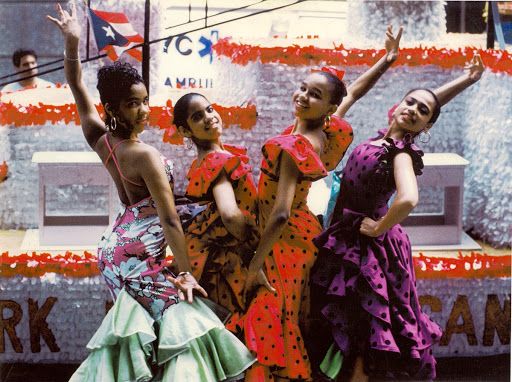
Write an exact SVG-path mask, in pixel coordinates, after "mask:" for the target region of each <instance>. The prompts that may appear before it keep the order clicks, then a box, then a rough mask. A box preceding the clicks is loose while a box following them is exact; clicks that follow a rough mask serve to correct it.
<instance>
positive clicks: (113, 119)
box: [110, 117, 117, 131]
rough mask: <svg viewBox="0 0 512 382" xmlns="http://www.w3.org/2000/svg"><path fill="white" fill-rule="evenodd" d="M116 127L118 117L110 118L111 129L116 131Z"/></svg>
mask: <svg viewBox="0 0 512 382" xmlns="http://www.w3.org/2000/svg"><path fill="white" fill-rule="evenodd" d="M115 129H117V121H116V117H112V118H111V119H110V130H112V131H114V130H115Z"/></svg>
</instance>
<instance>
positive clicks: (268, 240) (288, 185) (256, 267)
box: [245, 152, 299, 293]
mask: <svg viewBox="0 0 512 382" xmlns="http://www.w3.org/2000/svg"><path fill="white" fill-rule="evenodd" d="M281 155H282V157H281V158H282V159H281V163H280V165H279V183H278V184H277V195H276V201H275V203H274V207H273V208H272V211H271V212H270V216H269V217H268V219H267V222H266V226H265V229H264V230H263V233H262V234H261V238H260V242H259V244H258V248H256V253H255V254H254V257H253V258H252V260H251V263H250V264H249V275H248V277H247V281H246V287H245V290H246V293H247V292H249V291H250V290H252V289H253V288H254V287H256V286H258V285H264V286H266V287H267V288H268V289H269V290H271V291H274V288H272V287H271V286H270V284H269V282H268V280H267V279H266V277H265V274H264V273H263V270H262V269H263V264H264V263H265V259H266V257H267V256H268V254H269V253H270V251H272V248H273V247H274V243H275V242H276V241H277V240H279V237H280V236H281V232H282V231H283V228H284V227H285V226H286V223H287V222H288V219H289V218H290V213H291V210H292V204H293V199H294V197H295V189H296V187H297V181H298V178H299V169H298V168H297V166H296V165H295V163H294V162H293V161H292V159H291V158H290V157H289V155H288V154H286V153H285V152H283V153H282V154H281Z"/></svg>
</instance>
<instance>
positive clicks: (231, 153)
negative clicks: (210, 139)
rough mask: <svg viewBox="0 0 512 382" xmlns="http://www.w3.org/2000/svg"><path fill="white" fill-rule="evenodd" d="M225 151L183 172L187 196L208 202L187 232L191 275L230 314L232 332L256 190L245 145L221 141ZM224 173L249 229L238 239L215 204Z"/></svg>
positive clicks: (252, 242)
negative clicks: (225, 223)
mask: <svg viewBox="0 0 512 382" xmlns="http://www.w3.org/2000/svg"><path fill="white" fill-rule="evenodd" d="M224 149H225V150H226V151H227V152H211V153H208V154H207V155H206V156H205V157H204V158H203V159H202V160H201V161H198V160H197V159H196V160H194V162H193V163H192V165H191V167H190V170H189V172H188V174H187V178H188V180H189V184H188V187H187V190H186V194H187V196H188V197H189V198H191V199H193V200H196V201H204V202H206V209H205V210H204V211H202V212H201V213H200V214H198V215H197V216H196V217H194V219H193V220H192V223H191V224H190V225H189V226H188V228H187V229H186V232H185V238H186V240H187V246H188V254H189V258H190V262H191V265H192V273H193V274H194V276H195V277H196V279H197V280H199V283H200V284H201V286H202V287H203V288H205V290H206V291H207V292H208V297H209V298H210V299H212V300H213V301H215V302H217V303H218V304H221V305H222V306H224V307H226V308H228V309H229V310H230V311H231V312H233V316H232V318H231V319H230V321H229V322H228V323H226V327H227V328H228V329H230V330H231V331H236V330H237V329H236V326H237V323H238V320H239V318H240V314H241V313H242V311H244V310H245V302H244V299H243V291H244V287H245V280H246V277H247V264H246V263H247V261H248V260H250V258H249V259H245V261H244V256H250V255H252V253H253V252H254V249H255V248H256V245H257V242H258V234H257V232H258V230H257V226H256V217H257V207H258V203H257V189H256V184H255V182H254V179H253V176H252V168H251V166H250V165H249V157H248V156H247V155H246V150H245V149H244V148H240V147H236V146H229V145H224ZM223 173H225V174H226V176H227V178H228V179H229V180H230V181H231V184H232V185H233V191H234V193H235V196H236V201H237V204H238V207H239V208H240V210H241V211H242V213H243V214H244V215H245V217H246V221H247V223H248V224H249V226H250V227H252V229H250V233H249V236H248V239H247V240H245V241H244V243H241V242H240V241H239V240H238V239H237V238H235V237H234V236H233V235H231V234H230V233H229V232H228V230H227V229H226V227H225V226H224V224H223V223H222V219H221V216H220V213H219V211H218V209H217V206H216V204H215V200H214V197H213V193H212V188H213V186H214V185H215V182H216V181H217V179H218V178H219V176H220V175H221V174H223Z"/></svg>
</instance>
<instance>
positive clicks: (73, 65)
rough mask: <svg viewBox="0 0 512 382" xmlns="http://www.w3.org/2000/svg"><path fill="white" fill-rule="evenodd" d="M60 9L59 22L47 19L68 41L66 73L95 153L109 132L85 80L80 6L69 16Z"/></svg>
mask: <svg viewBox="0 0 512 382" xmlns="http://www.w3.org/2000/svg"><path fill="white" fill-rule="evenodd" d="M56 7H57V13H58V18H54V17H51V16H46V17H47V18H48V19H49V20H50V21H52V22H53V23H54V24H55V25H57V26H58V27H59V29H60V31H61V32H62V36H63V37H64V73H65V75H66V80H67V82H68V84H69V87H70V88H71V92H72V93H73V97H74V98H75V102H76V106H77V109H78V115H79V116H80V124H81V125H82V131H83V133H84V136H85V139H86V141H87V143H88V144H89V146H91V148H92V149H94V148H95V146H96V142H98V139H99V138H100V137H101V136H102V135H103V134H104V133H106V131H107V130H106V128H105V123H104V122H103V121H102V119H101V117H100V115H99V114H98V111H97V110H96V106H95V105H94V102H93V100H92V98H91V96H90V95H89V93H88V92H87V88H86V87H85V84H84V82H83V80H82V65H81V63H80V56H79V49H78V47H79V42H80V34H81V27H80V25H79V24H78V21H77V18H76V4H75V2H72V4H71V10H70V11H69V12H68V11H66V10H63V9H62V7H61V6H60V4H57V6H56Z"/></svg>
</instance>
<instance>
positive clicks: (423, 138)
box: [419, 129, 430, 143]
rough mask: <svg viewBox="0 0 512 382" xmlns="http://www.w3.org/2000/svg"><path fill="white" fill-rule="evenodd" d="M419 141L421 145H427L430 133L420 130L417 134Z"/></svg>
mask: <svg viewBox="0 0 512 382" xmlns="http://www.w3.org/2000/svg"><path fill="white" fill-rule="evenodd" d="M419 140H420V142H421V143H429V142H430V132H429V131H428V130H427V129H425V130H422V131H421V133H420V134H419Z"/></svg>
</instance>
